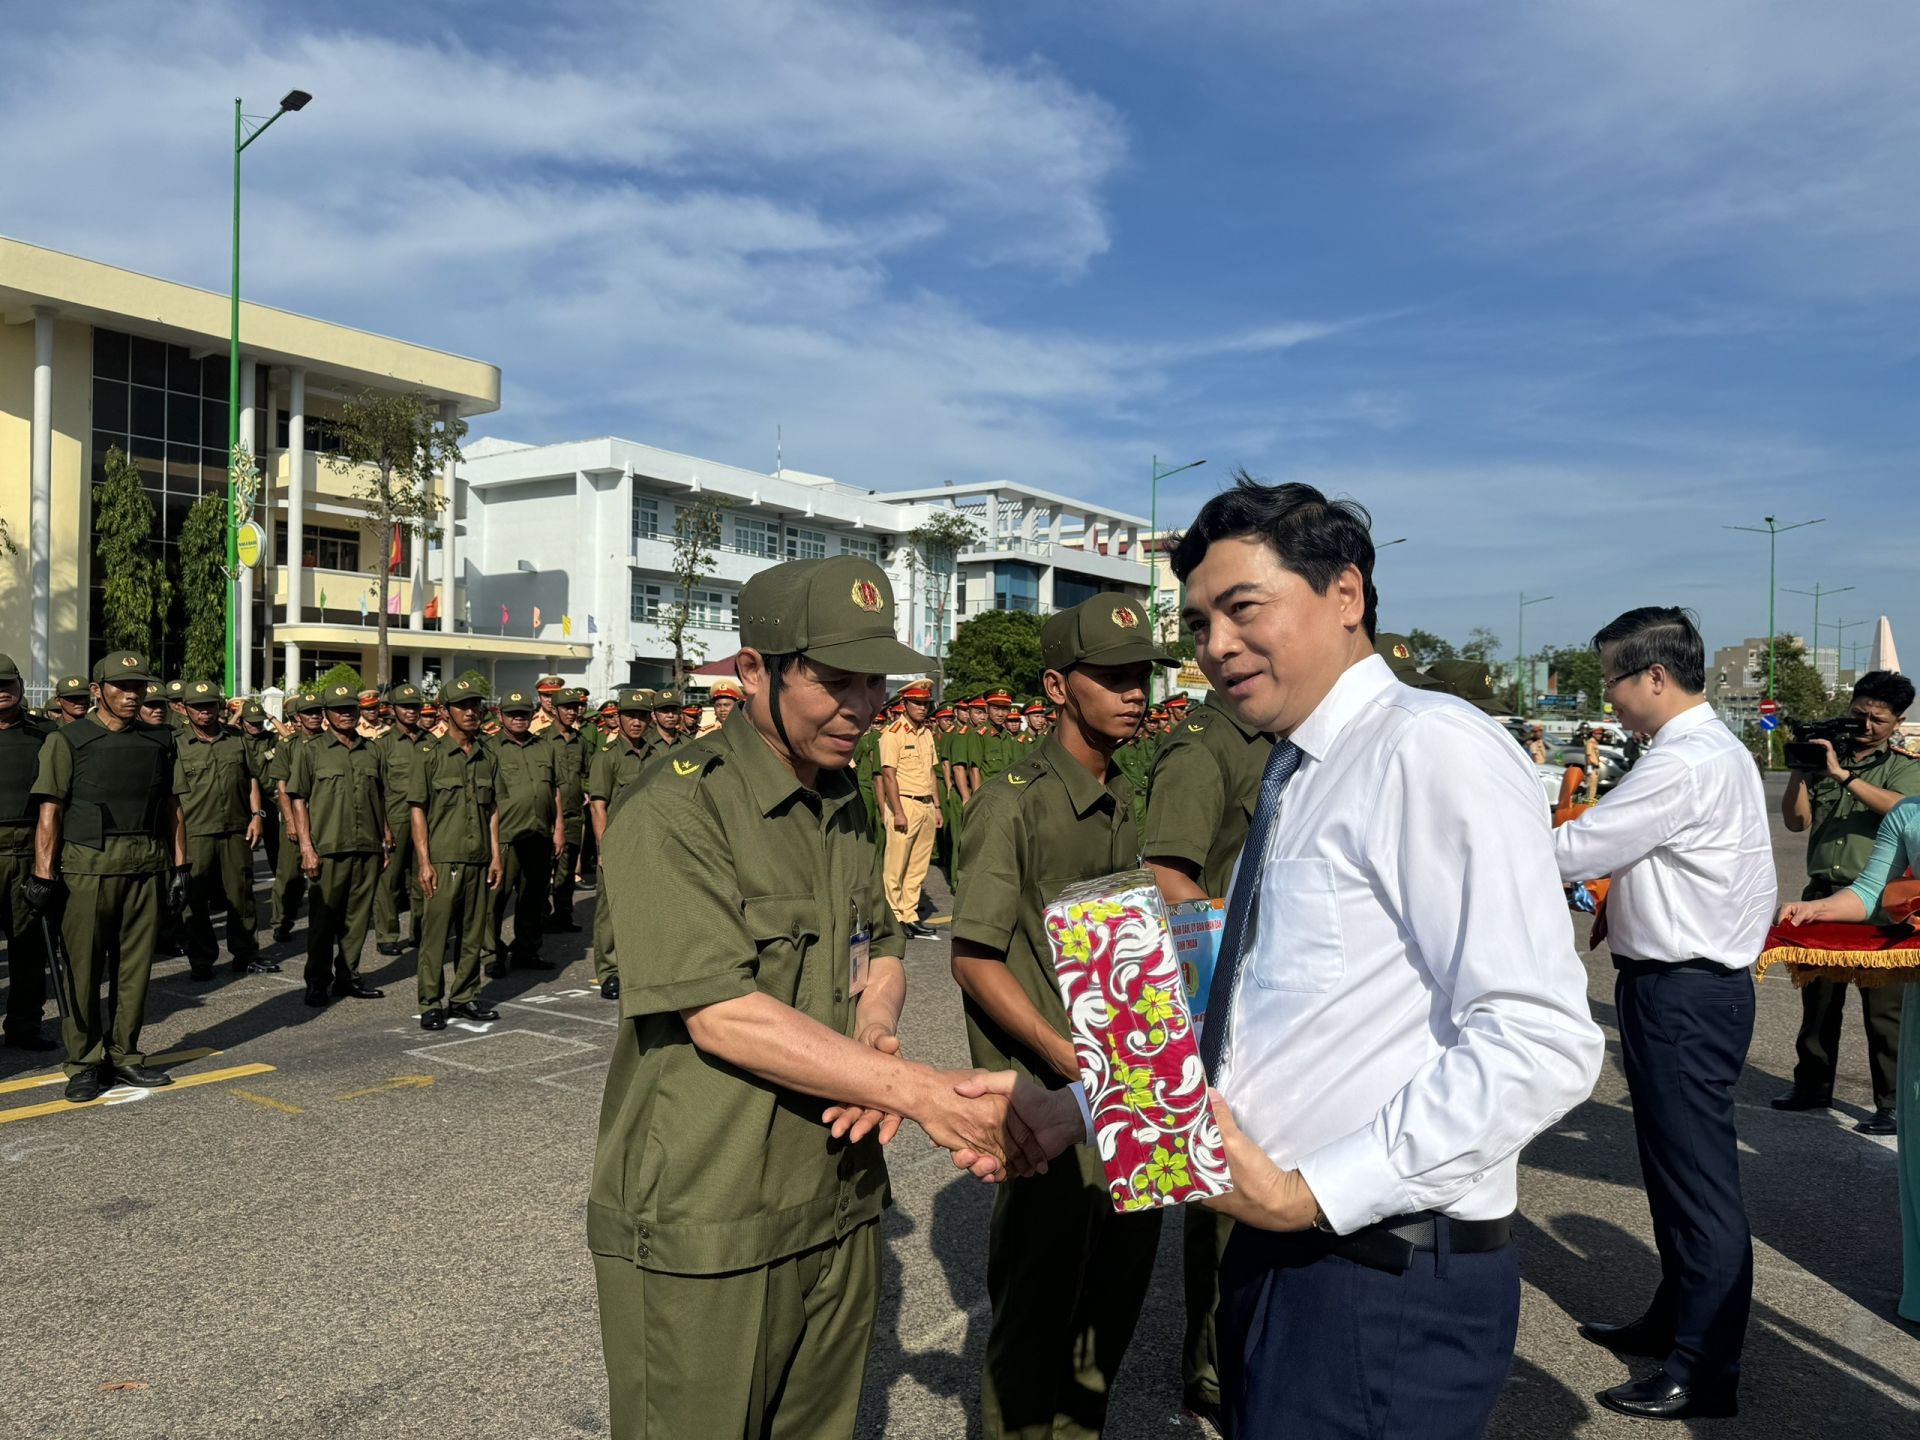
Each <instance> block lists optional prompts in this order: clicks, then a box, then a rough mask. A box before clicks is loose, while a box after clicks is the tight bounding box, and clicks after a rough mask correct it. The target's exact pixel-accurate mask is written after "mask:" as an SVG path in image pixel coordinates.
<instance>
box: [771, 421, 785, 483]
mask: <svg viewBox="0 0 1920 1440" xmlns="http://www.w3.org/2000/svg"><path fill="white" fill-rule="evenodd" d="M786 468H787V462H786V437H785V436H784V435H783V434H782V433H781V431H780V427H779V426H778V425H775V426H774V427H773V473H774V474H776V475H778V474H779V473H780V472H781V471H782V470H784V469H786Z"/></svg>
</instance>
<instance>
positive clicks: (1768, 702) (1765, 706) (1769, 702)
mask: <svg viewBox="0 0 1920 1440" xmlns="http://www.w3.org/2000/svg"><path fill="white" fill-rule="evenodd" d="M1760 713H1761V714H1762V715H1778V714H1779V713H1780V702H1779V701H1778V700H1775V699H1774V698H1773V697H1772V696H1768V697H1767V698H1766V699H1765V700H1762V701H1761V702H1760ZM1768 728H1769V729H1771V728H1772V727H1771V726H1769V727H1768Z"/></svg>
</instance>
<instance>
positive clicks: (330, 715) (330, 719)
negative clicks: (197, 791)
mask: <svg viewBox="0 0 1920 1440" xmlns="http://www.w3.org/2000/svg"><path fill="white" fill-rule="evenodd" d="M318 703H319V705H320V707H321V715H322V718H323V719H324V720H325V722H326V729H325V730H324V731H322V732H321V734H320V735H319V736H318V737H317V738H316V739H313V740H310V741H308V742H307V743H306V744H304V745H301V746H299V747H298V748H297V749H296V750H295V751H294V753H293V763H292V765H291V766H290V767H289V773H288V776H287V798H288V800H289V801H290V802H291V804H292V806H293V818H294V826H295V828H294V834H295V835H296V836H297V837H298V844H299V847H300V873H301V874H302V875H304V876H306V877H307V880H308V881H309V882H310V883H311V884H312V886H313V891H312V895H313V905H312V909H311V911H310V912H309V913H308V916H307V974H306V980H307V1004H309V1005H313V1006H321V1005H325V1004H327V1003H328V1002H329V1001H330V1000H332V999H334V998H335V997H338V996H351V997H352V998H354V999H356V1000H378V999H379V998H380V997H381V995H383V994H384V993H385V992H384V991H381V990H377V989H375V988H374V987H373V986H371V985H368V984H366V983H365V982H364V981H362V980H361V978H360V954H361V952H362V951H363V950H365V949H366V946H367V928H368V927H369V926H370V925H371V924H372V923H373V895H374V890H375V888H376V887H377V886H378V884H379V880H380V871H381V867H382V866H384V865H385V864H386V863H387V857H388V856H389V855H391V854H392V853H393V835H392V832H391V831H390V830H389V829H388V827H387V795H386V786H385V784H384V783H383V781H382V779H381V757H380V754H379V750H378V748H377V742H375V741H373V740H370V739H368V738H367V737H366V736H365V735H362V734H361V733H360V697H359V696H358V695H356V694H355V693H354V689H353V687H352V686H351V685H330V686H328V687H327V689H326V690H325V691H324V692H323V693H322V694H321V696H320V698H319V702H318ZM329 981H331V985H329Z"/></svg>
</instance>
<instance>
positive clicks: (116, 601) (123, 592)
mask: <svg viewBox="0 0 1920 1440" xmlns="http://www.w3.org/2000/svg"><path fill="white" fill-rule="evenodd" d="M93 528H94V537H95V538H94V559H95V561H96V562H97V564H98V565H99V567H100V578H101V588H102V592H103V593H102V595H101V602H100V610H101V615H102V622H103V630H104V633H103V634H102V635H101V639H102V641H103V642H104V643H105V644H106V647H107V648H108V649H109V650H137V651H139V652H140V653H141V654H142V655H146V656H151V655H152V654H153V651H154V641H155V639H157V638H158V634H157V632H158V629H159V627H160V624H161V622H162V620H163V618H164V617H165V615H166V613H167V606H168V604H169V602H170V601H171V599H172V593H173V592H172V587H171V586H170V585H168V583H167V572H166V567H165V566H164V565H163V564H161V562H160V556H159V554H158V550H159V547H158V546H157V545H156V544H155V543H154V542H155V541H156V540H157V539H158V535H157V533H156V532H157V531H158V529H159V525H158V523H157V520H156V518H155V516H154V512H153V502H152V501H151V500H149V499H148V498H147V493H146V491H144V490H142V489H141V488H140V471H139V470H138V469H137V468H136V467H135V465H134V463H133V462H132V461H131V460H129V459H127V457H126V456H125V455H124V454H123V453H121V450H120V447H119V446H118V445H116V446H114V447H113V448H112V449H111V450H109V451H107V461H106V477H105V478H104V479H103V480H101V482H100V483H99V484H98V485H96V486H95V487H94V491H93ZM222 623H223V624H224V620H223V622H222Z"/></svg>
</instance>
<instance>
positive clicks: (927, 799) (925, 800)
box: [900, 795, 933, 805]
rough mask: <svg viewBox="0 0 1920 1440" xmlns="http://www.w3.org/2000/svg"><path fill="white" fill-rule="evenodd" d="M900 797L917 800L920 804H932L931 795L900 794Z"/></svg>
mask: <svg viewBox="0 0 1920 1440" xmlns="http://www.w3.org/2000/svg"><path fill="white" fill-rule="evenodd" d="M900 798H901V799H902V800H918V801H919V802H920V803H921V804H922V805H931V804H933V796H931V795H902V796H901V797H900Z"/></svg>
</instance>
